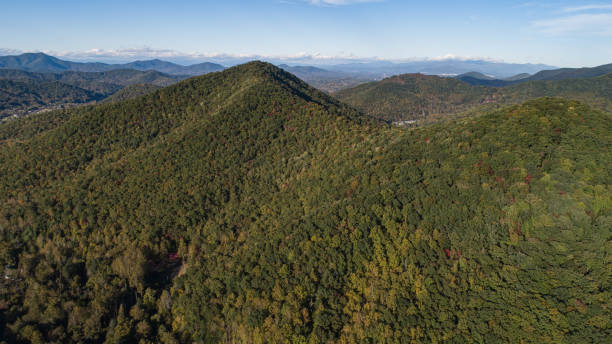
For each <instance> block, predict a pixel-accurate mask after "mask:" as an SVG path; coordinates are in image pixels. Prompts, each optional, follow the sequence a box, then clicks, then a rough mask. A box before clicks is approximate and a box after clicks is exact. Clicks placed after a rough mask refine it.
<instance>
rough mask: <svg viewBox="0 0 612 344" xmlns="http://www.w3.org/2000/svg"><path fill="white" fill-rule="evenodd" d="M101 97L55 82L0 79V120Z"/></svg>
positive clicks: (100, 96)
mask: <svg viewBox="0 0 612 344" xmlns="http://www.w3.org/2000/svg"><path fill="white" fill-rule="evenodd" d="M102 98H104V96H103V95H101V94H99V93H96V92H92V91H89V90H85V89H82V88H79V87H75V86H71V85H67V84H64V83H61V82H55V81H32V80H26V81H13V80H6V79H0V118H3V117H6V116H10V115H13V114H25V113H27V112H29V111H37V110H40V109H42V108H45V107H49V106H56V105H66V104H83V103H88V102H91V101H95V100H100V99H102Z"/></svg>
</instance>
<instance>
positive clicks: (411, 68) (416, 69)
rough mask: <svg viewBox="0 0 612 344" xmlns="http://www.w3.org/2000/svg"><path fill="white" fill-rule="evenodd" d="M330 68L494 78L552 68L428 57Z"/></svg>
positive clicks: (374, 73)
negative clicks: (418, 59)
mask: <svg viewBox="0 0 612 344" xmlns="http://www.w3.org/2000/svg"><path fill="white" fill-rule="evenodd" d="M326 68H327V69H329V70H333V71H342V72H347V73H356V74H362V75H363V74H366V75H370V76H374V77H389V76H392V75H399V74H409V73H420V74H430V75H442V76H455V75H460V74H464V73H469V72H478V73H481V74H484V75H491V76H492V77H493V78H502V79H503V78H507V77H512V76H514V75H517V74H522V73H529V74H533V73H537V72H539V71H541V70H544V69H553V68H555V67H553V66H549V65H544V64H529V63H528V64H517V63H504V62H492V61H484V60H460V59H446V60H428V61H412V62H402V63H393V62H387V61H378V62H366V63H348V64H340V65H334V66H327V67H326Z"/></svg>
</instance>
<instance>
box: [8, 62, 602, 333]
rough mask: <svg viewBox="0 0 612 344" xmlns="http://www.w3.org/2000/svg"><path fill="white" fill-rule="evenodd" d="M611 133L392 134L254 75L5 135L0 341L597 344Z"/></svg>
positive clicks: (495, 128) (579, 113) (469, 128)
mask: <svg viewBox="0 0 612 344" xmlns="http://www.w3.org/2000/svg"><path fill="white" fill-rule="evenodd" d="M611 123H612V122H611V121H610V115H609V114H604V113H601V112H597V111H593V110H591V109H590V108H588V107H587V106H584V105H582V104H580V103H577V102H570V101H565V100H561V99H540V100H536V101H532V102H529V103H527V104H524V105H520V106H515V107H511V108H508V109H504V110H501V111H498V112H495V113H491V114H488V115H486V116H481V117H478V118H474V119H465V120H461V121H457V122H449V123H445V124H443V125H442V124H440V125H433V126H429V127H424V128H418V129H415V130H410V131H407V130H401V129H397V128H390V127H388V126H385V125H381V124H380V123H378V122H375V121H373V120H371V119H369V118H367V117H364V116H363V115H361V114H359V113H356V112H355V111H354V110H352V109H351V108H350V107H348V106H344V105H342V104H341V103H338V102H336V101H335V100H334V99H332V98H330V97H328V96H326V95H325V94H323V93H321V92H318V91H316V90H314V89H312V88H310V87H309V86H307V85H306V84H304V83H303V82H301V81H300V80H299V79H297V78H295V77H294V76H292V75H291V74H288V73H286V72H284V71H282V70H280V69H278V68H276V67H274V66H272V65H269V64H264V63H259V62H255V63H249V64H246V65H242V66H238V67H235V68H230V69H228V70H226V71H224V72H222V73H216V74H212V75H208V76H204V77H199V78H192V79H189V80H185V81H182V82H180V83H178V84H175V85H173V86H170V87H167V88H164V89H161V90H158V91H155V92H153V93H151V94H149V95H146V96H144V97H140V98H137V99H134V100H128V101H125V102H121V103H116V104H108V105H102V106H96V107H86V108H79V109H73V110H70V111H64V112H57V113H53V114H42V115H37V116H32V117H28V118H25V119H20V120H16V121H11V122H9V123H6V124H4V125H0V239H1V241H0V245H1V248H2V249H1V250H0V264H1V266H3V267H5V275H6V276H8V277H7V278H5V279H2V280H0V283H1V286H2V288H0V305H1V307H0V320H1V321H0V335H1V336H2V338H5V340H7V341H23V342H27V341H39V342H64V343H65V342H96V343H97V342H121V341H123V342H138V341H140V340H142V341H143V342H161V343H177V342H186V343H187V342H203V343H223V342H225V343H227V342H237V343H255V342H270V343H279V342H295V343H306V342H315V343H316V342H318V343H323V342H329V343H363V342H373V343H374V342H375V343H392V342H403V341H406V340H411V341H414V342H424V343H430V342H450V343H464V342H487V343H492V342H521V341H525V342H544V343H576V342H602V341H604V340H605V339H606V338H609V337H610V335H611V334H612V333H611V329H612V324H611V322H610V320H609V319H610V315H611V313H610V312H611V309H612V304H611V303H610V300H612V271H610V269H609V268H608V267H609V266H610V264H611V263H612V261H610V257H612V254H611V253H612V226H610V219H611V218H612V210H611V209H610V208H611V204H612V200H611V199H610V195H611V194H612V193H611V192H610V189H609V187H610V182H611V180H610V179H611V176H610V169H609V166H610V163H611V162H612V154H611V152H610V151H609V147H610V146H611V144H612V138H611V135H610V133H611V132H612V131H611V130H610V129H612V128H611V127H610V126H611ZM602 147H603V149H602Z"/></svg>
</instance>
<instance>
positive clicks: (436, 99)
mask: <svg viewBox="0 0 612 344" xmlns="http://www.w3.org/2000/svg"><path fill="white" fill-rule="evenodd" d="M523 80H527V79H523ZM523 80H521V83H520V84H516V85H513V86H507V87H487V86H479V85H470V84H468V83H466V82H463V81H461V80H457V79H454V78H441V77H437V76H425V75H421V74H404V75H399V76H394V77H391V78H387V79H385V80H382V81H380V82H371V83H367V84H362V85H359V86H357V87H354V88H351V89H346V90H342V91H339V92H337V93H335V96H336V97H337V98H338V99H340V100H342V101H344V102H347V103H348V104H351V105H353V106H355V107H357V108H359V109H361V110H363V111H365V112H366V113H368V114H370V115H373V116H376V117H379V118H383V119H385V120H389V121H400V120H415V119H416V120H422V121H425V122H428V121H431V120H432V119H436V120H437V119H438V118H444V117H447V116H451V115H456V114H458V113H462V112H466V111H472V110H474V109H476V108H478V107H480V106H483V105H485V106H486V107H487V108H491V107H492V105H494V107H497V108H499V107H500V106H506V105H509V104H519V103H522V102H525V101H527V100H530V99H535V98H539V97H563V98H568V99H574V100H579V101H582V102H586V103H587V104H589V105H591V106H593V107H596V108H598V109H602V110H604V111H608V112H610V111H612V74H607V75H604V76H600V77H596V78H590V79H571V80H569V79H568V80H559V81H523ZM486 81H487V80H484V81H483V82H486ZM489 81H490V80H489ZM492 82H493V84H495V83H494V81H492Z"/></svg>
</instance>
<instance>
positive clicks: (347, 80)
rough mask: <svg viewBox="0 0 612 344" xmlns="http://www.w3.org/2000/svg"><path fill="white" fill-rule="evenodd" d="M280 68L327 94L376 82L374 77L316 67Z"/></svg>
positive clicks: (283, 65)
mask: <svg viewBox="0 0 612 344" xmlns="http://www.w3.org/2000/svg"><path fill="white" fill-rule="evenodd" d="M278 67H280V68H282V69H284V70H285V71H287V72H289V73H291V74H294V75H295V76H297V77H298V78H300V79H302V80H304V81H306V82H307V83H308V84H310V85H312V86H314V87H316V88H318V89H320V90H323V91H326V92H335V91H339V90H341V89H345V88H349V87H354V86H357V85H358V84H362V83H364V82H369V81H374V80H376V78H375V77H373V76H368V75H362V74H356V73H348V72H342V71H332V70H327V69H323V68H319V67H314V66H288V65H286V64H281V65H279V66H278Z"/></svg>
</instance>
